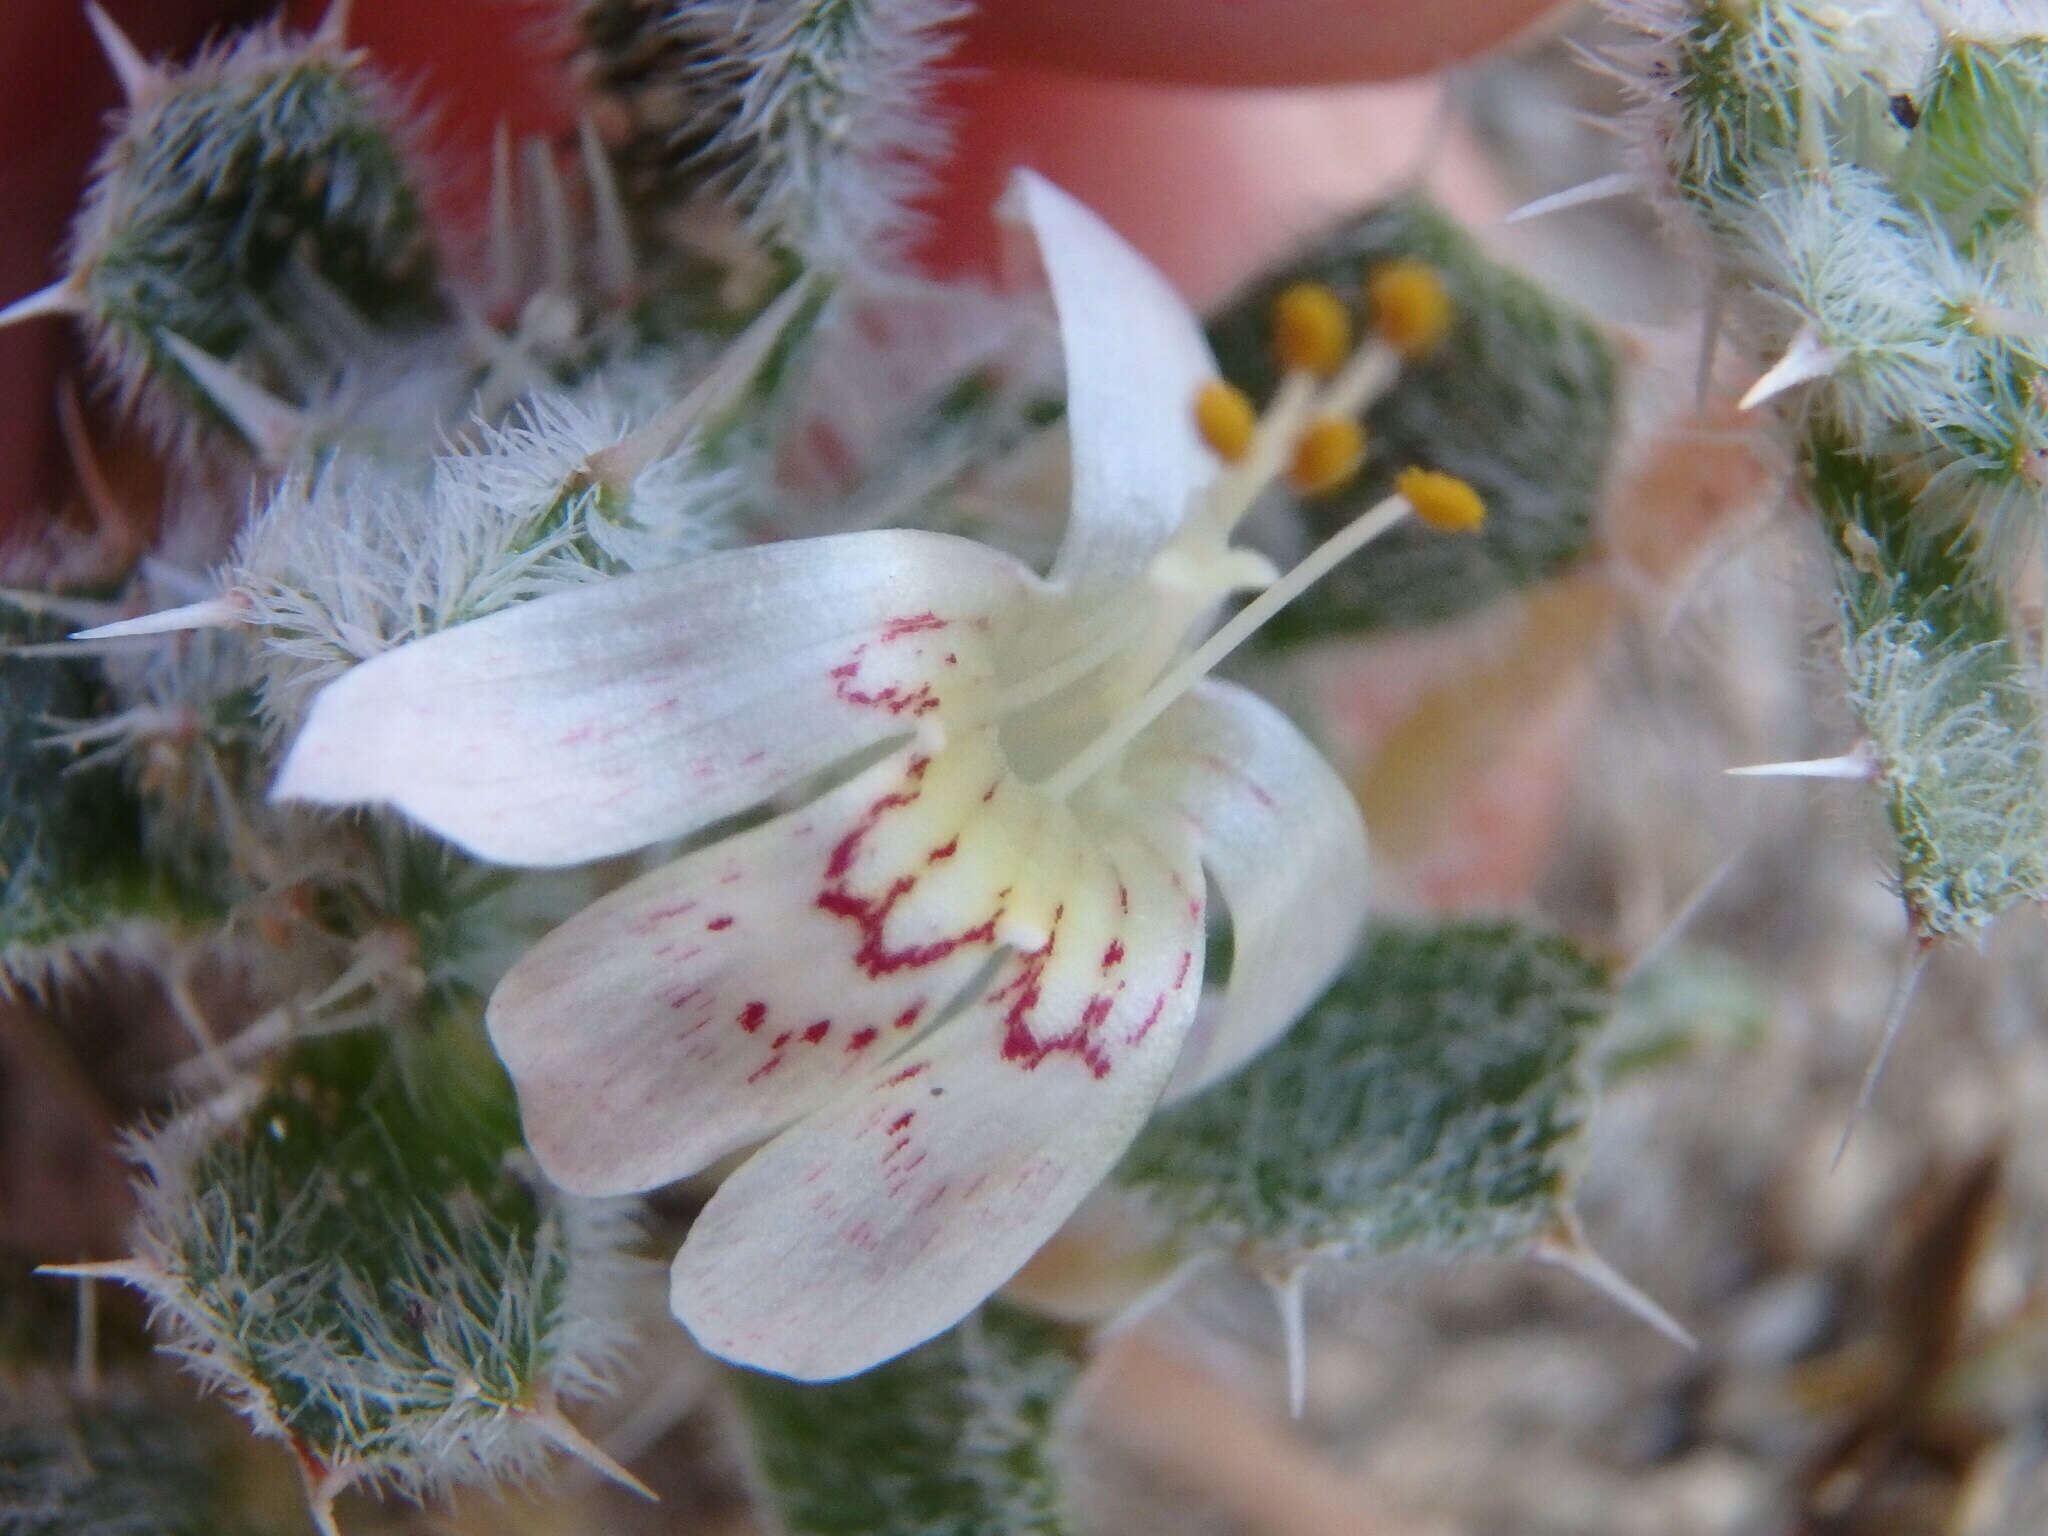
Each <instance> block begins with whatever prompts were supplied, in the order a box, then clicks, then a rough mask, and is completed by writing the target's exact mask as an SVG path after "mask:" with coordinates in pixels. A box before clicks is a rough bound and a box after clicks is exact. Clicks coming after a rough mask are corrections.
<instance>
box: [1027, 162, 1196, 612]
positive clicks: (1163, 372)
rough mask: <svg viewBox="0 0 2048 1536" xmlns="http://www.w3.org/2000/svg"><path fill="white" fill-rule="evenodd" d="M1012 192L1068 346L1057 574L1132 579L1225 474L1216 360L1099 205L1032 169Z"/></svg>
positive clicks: (1102, 580)
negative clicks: (1210, 415)
mask: <svg viewBox="0 0 2048 1536" xmlns="http://www.w3.org/2000/svg"><path fill="white" fill-rule="evenodd" d="M1010 196H1011V197H1012V198H1014V199H1015V201H1016V205H1017V206H1018V207H1019V208H1020V209H1021V211H1022V213H1023V216H1024V218H1025V220H1026V221H1027V222H1028V223H1029V225H1030V228H1031V231H1032V233H1033V234H1034V235H1035V236H1036V237H1037V240H1038V251H1039V256H1040V258H1041V259H1042V260H1043V262H1044V265H1045V273H1046V278H1047V280H1048V281H1049V282H1050V284H1051V286H1052V297H1053V303H1054V305H1055V306H1056V307H1057V309H1058V310H1059V318H1060V344H1061V346H1062V348H1063V349H1064V350H1065V353H1066V369H1067V433H1068V436H1069V438H1070V439H1071V441H1072V443H1073V454H1074V460H1073V462H1074V492H1073V511H1072V512H1071V514H1070V515H1069V519H1068V523H1067V533H1066V538H1065V540H1064V541H1063V542H1062V543H1061V545H1060V552H1059V556H1058V558H1057V559H1056V560H1055V561H1054V562H1053V569H1052V575H1053V579H1054V580H1055V581H1058V582H1063V583H1067V584H1071V585H1077V586H1078V585H1086V586H1096V585H1111V584H1115V583H1118V582H1123V581H1128V580H1129V579H1131V578H1132V577H1134V576H1136V575H1138V574H1140V573H1141V572H1143V570H1144V569H1145V567H1146V566H1147V565H1148V564H1149V563H1150V561H1151V559H1152V557H1153V555H1155V554H1157V553H1158V551H1159V548H1160V546H1161V545H1163V544H1164V543H1165V542H1166V540H1167V537H1168V536H1169V535H1170V534H1171V533H1172V532H1173V531H1174V529H1175V528H1177V527H1178V526H1179V525H1180V521H1181V519H1182V517H1184V516H1185V515H1186V513H1187V510H1188V506H1189V503H1190V501H1191V500H1192V498H1193V497H1194V496H1196V495H1197V494H1198V493H1199V492H1200V491H1201V490H1202V488H1203V487H1204V486H1206V485H1207V484H1208V483H1209V481H1211V480H1212V479H1214V478H1215V475H1216V460H1215V458H1214V457H1213V456H1212V455H1211V454H1210V452H1209V450H1208V449H1207V448H1206V447H1204V446H1203V444H1202V440H1201V438H1200V436H1199V435H1198V434H1197V433H1196V431H1195V394H1196V391H1198V390H1199V389H1200V388H1201V386H1202V385H1203V384H1204V383H1206V382H1207V381H1208V380H1210V379H1213V378H1215V377H1216V372H1217V369H1216V359H1215V357H1214V356H1213V355H1212V354H1211V353H1210V351H1209V344H1208V342H1207V341H1205V340H1204V339H1203V338H1202V331H1201V327H1200V326H1199V325H1197V324H1196V322H1195V317H1194V315H1193V314H1192V313H1190V312H1189V310H1188V307H1187V305H1186V303H1184V302H1183V301H1182V299H1181V297H1180V295H1179V294H1177V293H1175V292H1174V290H1173V287H1172V285H1171V284H1169V283H1168V282H1167V281H1166V279H1165V278H1163V277H1161V276H1160V275H1159V273H1158V272H1157V271H1156V270H1155V269H1154V268H1153V266H1152V264H1151V263H1150V262H1148V261H1146V260H1145V258H1144V257H1142V256H1140V255H1139V254H1138V253H1137V252H1136V251H1134V250H1133V249H1131V247H1130V246H1129V245H1128V244H1126V243H1125V241H1124V239H1123V237H1122V236H1120V235H1118V234H1117V233H1116V232H1115V231H1114V230H1112V229H1111V228H1110V227H1109V226H1108V225H1107V224H1104V223H1103V222H1102V220H1100V219H1099V218H1097V217H1096V216H1095V215H1094V214H1093V213H1091V212H1090V211H1089V210H1088V209H1087V208H1085V207H1083V206H1082V205H1081V204H1080V203H1078V202H1076V201H1074V199H1073V198H1071V197H1069V196H1068V195H1067V194H1066V193H1064V192H1062V191H1061V190H1060V189H1059V188H1058V187H1056V186H1054V185H1053V184H1052V183H1051V182H1049V181H1047V180H1045V179H1044V178H1043V177H1042V176H1037V175H1034V174H1033V173H1031V172H1030V171H1019V172H1017V173H1016V175H1015V177H1014V178H1013V179H1012V182H1011V190H1010Z"/></svg>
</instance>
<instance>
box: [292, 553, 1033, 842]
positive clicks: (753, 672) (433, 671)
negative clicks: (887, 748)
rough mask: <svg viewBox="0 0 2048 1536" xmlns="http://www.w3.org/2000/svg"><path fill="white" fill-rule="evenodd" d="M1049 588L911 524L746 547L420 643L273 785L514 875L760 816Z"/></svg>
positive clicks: (341, 704)
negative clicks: (424, 833)
mask: <svg viewBox="0 0 2048 1536" xmlns="http://www.w3.org/2000/svg"><path fill="white" fill-rule="evenodd" d="M1038 590H1039V588H1038V584H1037V580H1036V578H1035V577H1033V576H1032V575H1031V574H1030V573H1029V572H1028V571H1026V570H1025V569H1024V568H1023V567H1022V566H1021V565H1019V564H1018V563H1017V562H1016V561H1014V560H1012V559H1010V558H1009V557H1008V556H1007V555H1003V554H999V553H997V552H995V551H992V550H989V549H987V548H984V547H983V546H981V545H978V544H974V543H971V542H969V541H967V540H965V539H956V538H951V537H948V536H946V535H943V534H933V533H920V532H914V531H909V530H885V531H881V532H870V533H859V534H849V535H843V536H840V537H836V538H821V539H803V540H795V541H792V542H789V543H785V544H769V545H762V546H759V547H756V548H752V549H742V550H733V551H729V552H727V553H724V554H718V555H711V556H708V557H706V558H705V559H702V560H697V561H693V562H692V563H690V564H688V565H684V566H680V567H677V568H676V569H674V570H669V571H659V572H652V573H649V574H646V575H641V576H626V577H621V578H618V579H617V580H613V581H606V582H602V583H598V584H596V585H593V586H589V587H583V588H578V589H576V590H574V591H569V592H562V593H557V594H554V595H551V596H548V597H544V598H539V599H536V600H535V601H533V602H531V603H526V604H523V605H522V606H520V607H517V608H513V609H509V610H507V611H505V612H503V613H497V614H492V615H491V616H490V617H488V618H483V619H478V620H476V621H475V622H473V623H469V624H463V625H460V626H458V627H457V628H454V629H450V630H445V631H443V632H442V633H440V634H436V635H430V636H428V637H427V638H426V639H424V640H418V641H415V642H413V643H412V644H410V645H405V646H401V647H399V648H398V649H396V650H393V651H389V652H386V653H385V654H384V655H382V656H378V657H376V658H374V659H372V660H370V661H367V662H364V663H363V664H362V665H360V666H358V667H356V668H354V669H353V670H351V671H349V672H346V673H344V674H343V675H342V676H341V677H340V678H338V679H337V680H336V681H335V682H334V683H332V684H330V685H329V686H328V687H327V688H325V689H324V690H322V691H321V693H320V695H319V697H318V698H317V699H316V700H315V701H314V705H313V709H312V712H311V714H310V715H309V716H308V718H307V721H306V724H305V727H304V729H303V730H301V731H300V733H299V737H298V739H297V741H295V742H294V743H293V745H292V749H291V752H290V754H289V756H288V757H287V758H286V759H285V763H284V767H283V769H282V770H281V771H280V772H279V774H278V779H277V783H276V785H275V786H274V788H273V789H272V794H273V796H274V797H275V798H278V799H285V800H311V801H317V802H321V803H324V804H330V805H346V804H361V803H364V802H384V803H388V804H390V805H392V806H395V807H396V808H397V809H399V810H400V811H402V812H404V813H405V814H406V815H407V816H410V817H411V818H412V819H413V820H415V821H418V822H420V823H422V824H423V825H425V826H426V827H428V828H429V829H430V830H432V831H434V832H437V833H439V834H440V835H441V836H443V837H446V838H448V839H450V840H451V841H453V842H456V843H459V844H461V845H462V846H463V847H464V848H466V849H468V850H469V851H470V852H471V853H473V854H475V855H477V856H478V857H480V858H485V859H490V860H493V861H495V862H498V863H503V864H529V865H554V864H573V863H580V862H583V861H585V860H589V859H597V858H603V857H607V856H609V855H612V854H616V853H623V852H625V851H627V850H629V849H633V848H639V847H643V846H645V845H646V844H648V843H653V842H659V841H660V840H661V839H663V838H667V837H675V836H679V835H681V834H683V833H685V832H689V831H692V830H694V829H695V828H697V827H700V826H703V825H704V824H706V823H707V822H711V821H715V820H717V819H718V818H719V817H722V816H729V815H732V814H734V813H736V812H739V811H743V810H746V809H748V808H749V807H751V806H754V805H758V804H760V803H761V802H762V801H764V800H766V799H767V798H768V797H769V796H771V795H773V794H775V793H777V792H779V791H780V790H782V789H784V788H787V787H788V786H790V785H791V784H794V783H797V782H799V781H800V780H802V779H803V778H805V777H806V776H807V775H809V774H811V773H814V772H817V771H818V770H820V769H823V768H828V767H830V766H832V765H833V764H834V763H837V762H840V761H843V760H844V759H846V758H848V757H850V756H852V755H853V754H855V753H857V752H859V751H861V750H862V749H864V748H866V747H869V746H872V745H874V744H876V743H878V742H883V741H886V740H888V739H889V738H890V737H892V736H898V735H909V734H910V733H912V732H913V731H914V730H915V729H916V728H917V727H918V726H919V724H920V723H921V722H923V721H925V720H926V719H927V717H928V716H930V715H932V714H934V713H936V711H937V709H938V707H939V704H940V701H941V699H943V698H944V697H946V696H947V695H948V694H949V693H951V692H954V691H956V690H961V689H971V688H972V687H974V686H975V685H976V684H979V683H984V682H986V680H987V671H986V662H985V659H984V658H985V657H986V656H987V655H988V649H987V646H988V642H989V639H990V635H991V632H992V631H996V632H1000V631H1002V630H1004V629H1005V628H1006V627H1009V626H1011V625H1014V624H1015V623H1018V622H1021V621H1022V613H1023V610H1025V609H1026V608H1029V607H1030V606H1032V600H1033V598H1034V597H1035V596H1036V595H1037V593H1038Z"/></svg>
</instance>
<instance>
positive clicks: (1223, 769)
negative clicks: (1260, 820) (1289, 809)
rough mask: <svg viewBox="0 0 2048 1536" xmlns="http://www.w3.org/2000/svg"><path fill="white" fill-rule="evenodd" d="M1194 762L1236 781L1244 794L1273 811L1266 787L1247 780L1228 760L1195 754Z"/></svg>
mask: <svg viewBox="0 0 2048 1536" xmlns="http://www.w3.org/2000/svg"><path fill="white" fill-rule="evenodd" d="M1195 761H1196V762H1198V763H1201V764H1202V765H1204V766H1205V767H1209V768H1213V769H1215V770H1216V771H1217V772H1218V773H1220V774H1222V775H1223V776H1224V777H1225V778H1227V779H1235V780H1237V782H1238V784H1239V785H1240V786H1241V787H1242V788H1243V789H1244V792H1245V793H1246V794H1248V795H1250V796H1251V797H1252V798H1253V799H1254V800H1256V801H1258V802H1259V804H1261V805H1263V806H1264V807H1265V808H1266V809H1267V810H1269V811H1270V810H1272V809H1274V807H1275V805H1276V802H1275V801H1274V799H1273V797H1272V795H1271V794H1270V793H1268V792H1267V790H1266V787H1265V786H1264V785H1263V784H1261V783H1259V782H1258V780H1256V779H1253V778H1248V777H1247V776H1246V774H1245V771H1244V769H1243V768H1241V767H1239V766H1238V765H1237V764H1236V763H1233V762H1232V761H1231V760H1230V759H1229V758H1227V757H1221V756H1218V755H1217V754H1216V753H1214V752H1198V753H1196V754H1195Z"/></svg>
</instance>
